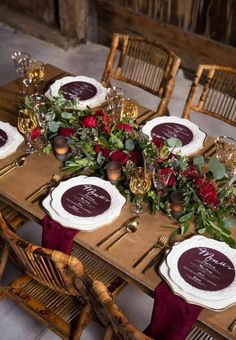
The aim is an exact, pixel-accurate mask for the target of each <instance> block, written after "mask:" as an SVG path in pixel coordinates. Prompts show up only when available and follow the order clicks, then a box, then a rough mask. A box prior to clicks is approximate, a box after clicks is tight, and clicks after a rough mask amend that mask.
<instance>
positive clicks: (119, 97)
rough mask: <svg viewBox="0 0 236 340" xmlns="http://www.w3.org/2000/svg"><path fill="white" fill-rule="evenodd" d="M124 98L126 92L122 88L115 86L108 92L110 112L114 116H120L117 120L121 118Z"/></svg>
mask: <svg viewBox="0 0 236 340" xmlns="http://www.w3.org/2000/svg"><path fill="white" fill-rule="evenodd" d="M124 96H125V90H123V89H122V88H121V87H116V86H114V87H111V88H109V89H108V90H107V96H106V100H107V102H108V110H109V112H110V113H111V114H112V115H113V116H115V117H116V116H118V117H116V118H119V117H120V114H121V109H122V102H123V99H124Z"/></svg>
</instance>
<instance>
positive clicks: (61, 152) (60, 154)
mask: <svg viewBox="0 0 236 340" xmlns="http://www.w3.org/2000/svg"><path fill="white" fill-rule="evenodd" d="M54 151H55V155H56V157H57V159H59V160H61V161H64V160H65V159H66V155H67V153H68V151H69V145H68V143H67V139H66V137H64V136H57V137H55V138H54Z"/></svg>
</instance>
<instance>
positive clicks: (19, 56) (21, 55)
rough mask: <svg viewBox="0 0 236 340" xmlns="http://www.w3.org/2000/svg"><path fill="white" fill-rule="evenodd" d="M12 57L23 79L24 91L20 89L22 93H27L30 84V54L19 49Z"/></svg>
mask: <svg viewBox="0 0 236 340" xmlns="http://www.w3.org/2000/svg"><path fill="white" fill-rule="evenodd" d="M11 59H12V61H13V62H14V65H15V68H16V72H17V73H18V74H19V75H20V77H21V79H22V83H23V87H22V91H20V94H22V95H26V92H27V91H26V89H27V88H28V86H29V78H28V68H29V62H30V54H29V53H26V52H21V51H17V52H14V53H13V54H12V55H11Z"/></svg>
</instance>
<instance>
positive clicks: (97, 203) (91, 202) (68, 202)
mask: <svg viewBox="0 0 236 340" xmlns="http://www.w3.org/2000/svg"><path fill="white" fill-rule="evenodd" d="M61 204H62V206H63V208H64V209H65V210H66V211H68V212H69V213H70V214H72V215H75V216H80V217H92V216H98V215H101V214H102V213H104V212H105V211H106V210H107V209H109V207H110V205H111V196H110V195H109V193H108V192H107V191H106V190H104V189H103V188H101V187H98V186H96V185H92V184H80V185H76V186H74V187H72V188H70V189H68V190H67V191H66V192H65V193H64V194H63V195H62V197H61Z"/></svg>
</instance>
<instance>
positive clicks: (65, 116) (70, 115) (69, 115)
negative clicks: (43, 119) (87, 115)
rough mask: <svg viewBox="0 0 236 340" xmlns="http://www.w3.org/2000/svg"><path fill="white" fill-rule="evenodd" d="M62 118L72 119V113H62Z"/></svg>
mask: <svg viewBox="0 0 236 340" xmlns="http://www.w3.org/2000/svg"><path fill="white" fill-rule="evenodd" d="M61 116H62V118H64V119H70V118H71V117H72V113H70V112H65V111H64V112H62V113H61Z"/></svg>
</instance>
